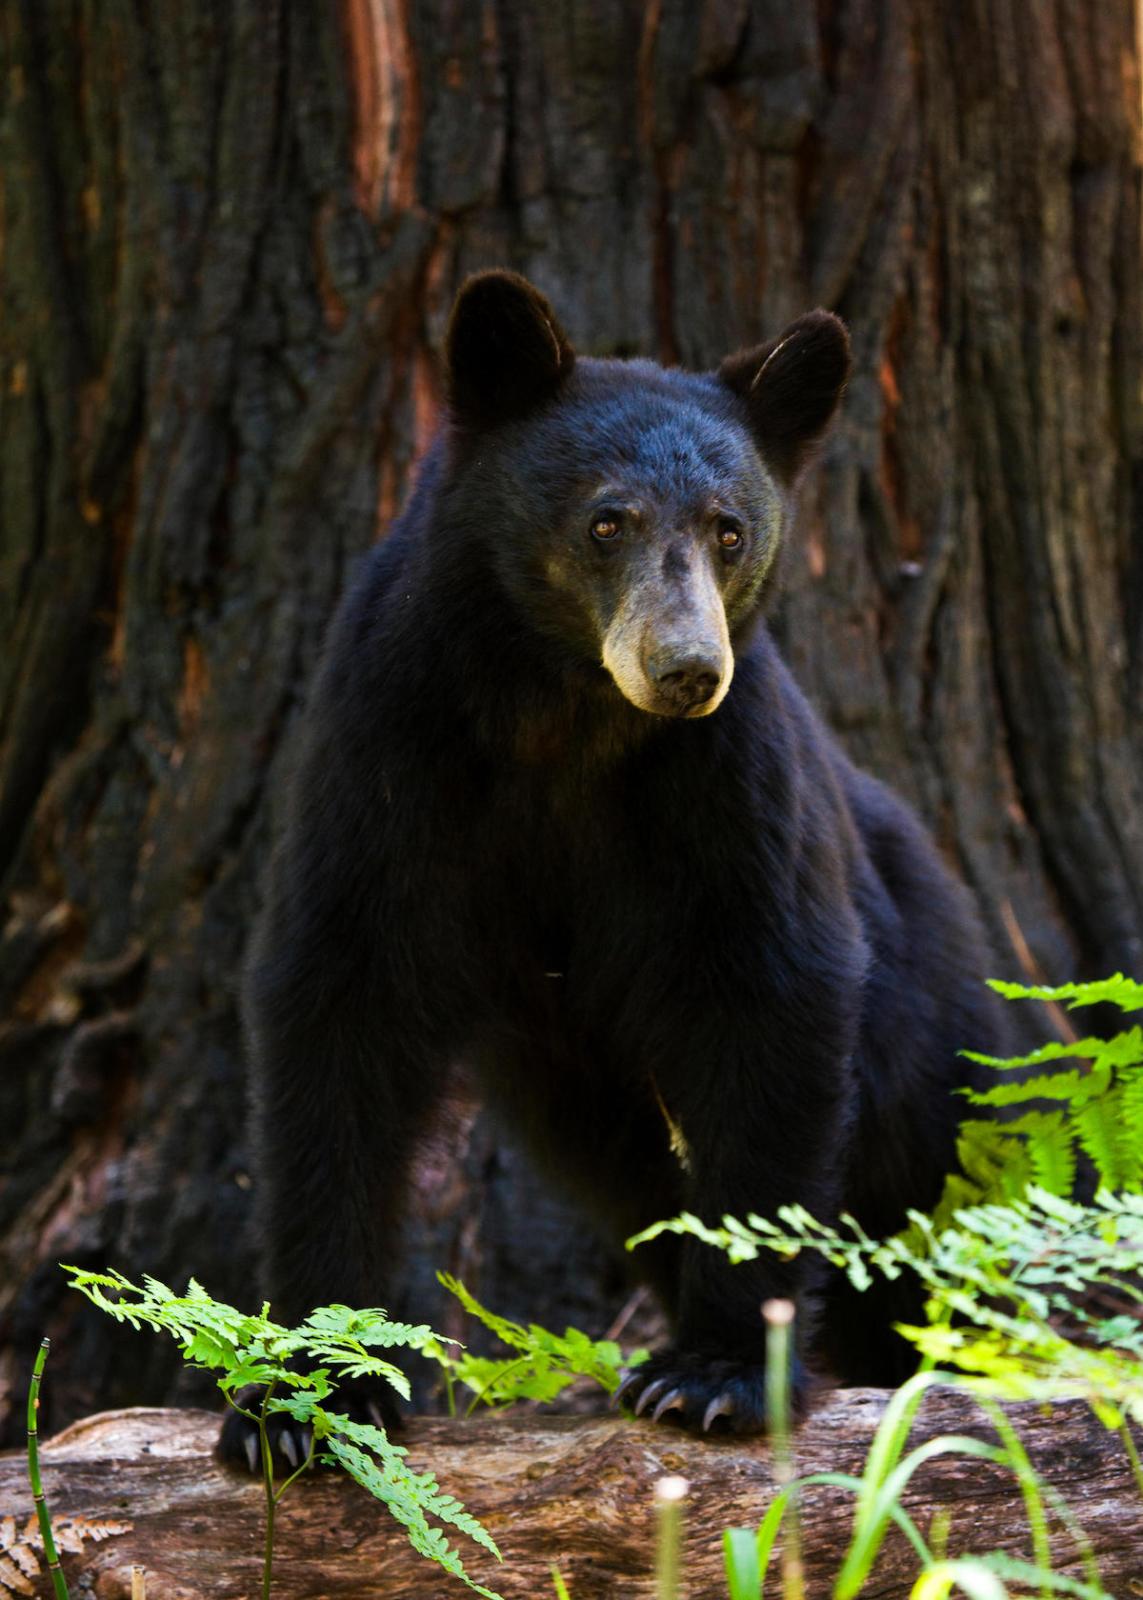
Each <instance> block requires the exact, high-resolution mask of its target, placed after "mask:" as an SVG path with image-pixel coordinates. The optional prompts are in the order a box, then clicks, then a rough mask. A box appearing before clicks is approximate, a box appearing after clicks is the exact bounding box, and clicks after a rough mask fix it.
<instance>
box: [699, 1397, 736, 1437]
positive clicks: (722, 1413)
mask: <svg viewBox="0 0 1143 1600" xmlns="http://www.w3.org/2000/svg"><path fill="white" fill-rule="evenodd" d="M735 1410H736V1407H735V1404H734V1401H733V1400H732V1399H731V1398H730V1396H729V1395H728V1394H716V1395H715V1397H714V1399H713V1400H712V1401H711V1403H710V1405H708V1406H707V1408H706V1410H705V1411H704V1412H703V1414H702V1431H703V1432H704V1433H709V1432H710V1425H711V1423H712V1422H713V1421H714V1420H715V1418H716V1417H732V1416H733V1415H734V1412H735Z"/></svg>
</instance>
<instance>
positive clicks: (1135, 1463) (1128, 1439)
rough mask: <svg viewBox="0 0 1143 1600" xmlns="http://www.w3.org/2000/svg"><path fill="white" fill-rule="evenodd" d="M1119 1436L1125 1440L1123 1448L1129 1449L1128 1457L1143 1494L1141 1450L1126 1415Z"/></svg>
mask: <svg viewBox="0 0 1143 1600" xmlns="http://www.w3.org/2000/svg"><path fill="white" fill-rule="evenodd" d="M1119 1437H1120V1438H1121V1439H1122V1440H1123V1448H1124V1449H1125V1450H1126V1451H1127V1459H1128V1461H1130V1463H1131V1471H1132V1473H1133V1474H1134V1477H1135V1483H1136V1486H1137V1487H1138V1490H1139V1493H1140V1494H1143V1461H1140V1459H1139V1450H1138V1448H1137V1446H1136V1444H1135V1440H1134V1439H1133V1438H1132V1436H1131V1424H1130V1423H1129V1422H1128V1420H1127V1418H1126V1417H1124V1419H1123V1422H1122V1423H1121V1425H1120V1428H1119Z"/></svg>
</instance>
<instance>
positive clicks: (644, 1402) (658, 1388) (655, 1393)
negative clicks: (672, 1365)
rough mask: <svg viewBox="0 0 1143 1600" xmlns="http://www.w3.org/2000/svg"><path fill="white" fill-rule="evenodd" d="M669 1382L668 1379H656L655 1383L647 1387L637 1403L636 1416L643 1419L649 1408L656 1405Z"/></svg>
mask: <svg viewBox="0 0 1143 1600" xmlns="http://www.w3.org/2000/svg"><path fill="white" fill-rule="evenodd" d="M669 1381H670V1380H669V1379H667V1378H656V1379H655V1381H654V1383H649V1384H648V1385H647V1387H646V1388H645V1389H644V1390H643V1393H642V1394H641V1395H640V1396H639V1398H638V1400H636V1402H635V1415H636V1416H637V1417H641V1416H642V1415H643V1413H644V1411H646V1409H647V1407H648V1406H650V1405H654V1403H655V1401H656V1400H657V1399H658V1398H659V1396H660V1395H661V1394H662V1392H663V1390H664V1389H665V1388H666V1387H667V1384H668V1382H669Z"/></svg>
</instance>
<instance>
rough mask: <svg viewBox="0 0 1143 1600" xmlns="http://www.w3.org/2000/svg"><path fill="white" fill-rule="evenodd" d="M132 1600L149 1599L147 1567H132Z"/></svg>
mask: <svg viewBox="0 0 1143 1600" xmlns="http://www.w3.org/2000/svg"><path fill="white" fill-rule="evenodd" d="M131 1600H147V1569H146V1567H132V1568H131Z"/></svg>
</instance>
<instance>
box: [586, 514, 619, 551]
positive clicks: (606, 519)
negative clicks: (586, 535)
mask: <svg viewBox="0 0 1143 1600" xmlns="http://www.w3.org/2000/svg"><path fill="white" fill-rule="evenodd" d="M618 532H619V518H618V517H614V516H611V515H610V514H609V513H607V512H604V514H603V515H602V516H599V517H596V519H595V521H594V522H593V523H592V525H591V537H592V538H593V539H598V540H599V541H600V543H601V544H606V543H607V541H608V540H609V539H614V538H615V536H616V535H617V534H618Z"/></svg>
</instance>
